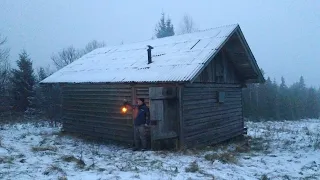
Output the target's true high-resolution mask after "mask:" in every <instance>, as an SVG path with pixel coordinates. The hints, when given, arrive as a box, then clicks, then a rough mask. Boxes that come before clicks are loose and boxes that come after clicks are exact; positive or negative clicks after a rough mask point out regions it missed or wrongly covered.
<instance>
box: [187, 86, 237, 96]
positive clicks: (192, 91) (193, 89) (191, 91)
mask: <svg viewBox="0 0 320 180" xmlns="http://www.w3.org/2000/svg"><path fill="white" fill-rule="evenodd" d="M217 91H225V92H238V91H241V89H240V88H206V87H202V88H200V87H188V88H186V89H185V91H184V93H185V94H190V95H191V94H196V93H198V94H199V93H210V92H217Z"/></svg>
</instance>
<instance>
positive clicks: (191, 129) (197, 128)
mask: <svg viewBox="0 0 320 180" xmlns="http://www.w3.org/2000/svg"><path fill="white" fill-rule="evenodd" d="M234 123H241V116H233V117H228V118H223V119H213V120H212V121H211V122H207V123H199V124H196V125H192V126H186V127H185V129H184V130H185V133H186V136H189V135H192V134H197V133H198V132H202V131H203V129H206V130H207V129H211V128H212V129H214V128H218V127H220V126H224V125H232V124H234Z"/></svg>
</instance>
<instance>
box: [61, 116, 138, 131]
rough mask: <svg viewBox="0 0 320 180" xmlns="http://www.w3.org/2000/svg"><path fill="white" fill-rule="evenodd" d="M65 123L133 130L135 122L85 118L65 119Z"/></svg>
mask: <svg viewBox="0 0 320 180" xmlns="http://www.w3.org/2000/svg"><path fill="white" fill-rule="evenodd" d="M62 119H63V122H68V123H75V124H77V123H79V124H86V123H87V125H91V124H93V126H96V127H108V126H110V127H124V128H128V129H131V128H132V127H133V121H132V120H105V119H104V120H103V119H87V118H85V117H77V118H74V117H66V116H65V117H63V118H62Z"/></svg>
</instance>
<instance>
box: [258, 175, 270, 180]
mask: <svg viewBox="0 0 320 180" xmlns="http://www.w3.org/2000/svg"><path fill="white" fill-rule="evenodd" d="M260 180H269V178H268V176H267V175H266V174H263V175H262V176H261V178H260Z"/></svg>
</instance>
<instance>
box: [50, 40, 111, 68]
mask: <svg viewBox="0 0 320 180" xmlns="http://www.w3.org/2000/svg"><path fill="white" fill-rule="evenodd" d="M104 46H105V43H104V42H98V41H96V40H93V41H90V42H89V43H88V44H87V45H86V47H85V48H84V49H82V50H78V49H75V48H74V47H73V46H69V47H67V48H64V49H62V51H61V52H59V53H57V54H54V55H52V56H51V60H52V61H53V63H54V65H55V66H56V67H57V69H61V68H63V67H64V66H66V65H68V64H70V63H72V62H73V61H75V60H77V59H79V58H80V57H82V56H83V55H85V54H87V53H89V52H91V51H93V50H95V49H97V48H101V47H104Z"/></svg>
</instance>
